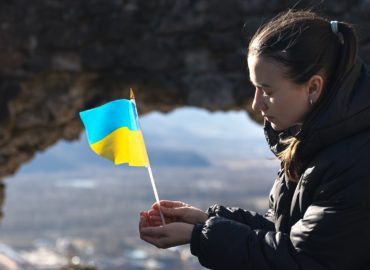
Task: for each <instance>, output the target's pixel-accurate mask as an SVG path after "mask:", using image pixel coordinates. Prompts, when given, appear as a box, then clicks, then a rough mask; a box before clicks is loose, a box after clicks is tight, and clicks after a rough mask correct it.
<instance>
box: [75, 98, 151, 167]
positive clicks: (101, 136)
mask: <svg viewBox="0 0 370 270" xmlns="http://www.w3.org/2000/svg"><path fill="white" fill-rule="evenodd" d="M80 117H81V119H82V122H83V124H84V126H85V129H86V135H87V139H88V141H89V144H90V147H91V149H92V150H93V151H94V152H95V153H96V154H98V155H100V156H103V157H105V158H107V159H110V160H112V161H113V162H114V164H116V165H118V164H121V163H128V164H129V166H145V167H146V166H148V165H149V161H148V155H147V152H146V149H145V144H144V139H143V135H142V133H141V130H140V128H139V122H138V117H137V113H136V105H135V102H134V101H133V100H127V99H119V100H115V101H111V102H109V103H107V104H104V105H102V106H99V107H96V108H94V109H90V110H86V111H83V112H80Z"/></svg>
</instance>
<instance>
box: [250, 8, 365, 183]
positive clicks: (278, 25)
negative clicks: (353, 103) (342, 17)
mask: <svg viewBox="0 0 370 270" xmlns="http://www.w3.org/2000/svg"><path fill="white" fill-rule="evenodd" d="M357 51H358V39H357V35H356V33H355V31H354V29H353V27H352V26H351V25H350V24H348V23H345V22H338V23H337V32H336V33H335V30H332V27H331V23H330V21H329V20H327V19H325V18H323V17H321V16H319V15H318V14H316V13H314V12H312V11H302V10H300V11H295V10H288V11H286V12H283V13H280V14H278V15H277V16H276V17H275V18H273V19H272V20H271V21H269V22H268V23H267V24H265V25H263V26H261V27H260V28H259V29H258V30H257V32H256V34H255V35H254V36H253V37H252V39H251V42H250V44H249V47H248V55H256V56H263V57H267V58H270V59H272V60H274V61H276V62H278V63H280V64H282V65H283V67H284V68H285V69H284V70H285V71H286V74H285V75H286V77H287V78H288V79H290V80H291V81H292V82H294V83H296V84H303V83H305V82H307V81H308V80H309V79H310V78H311V77H312V76H313V75H315V74H321V75H322V76H323V78H324V87H323V91H322V94H321V96H320V98H319V100H318V101H317V102H316V103H315V107H317V105H318V104H320V103H321V102H323V100H325V99H326V97H328V96H329V94H330V93H331V92H333V91H335V89H337V87H338V85H339V84H340V83H341V79H342V78H344V77H345V76H346V75H347V73H348V72H349V71H350V70H351V69H352V67H353V66H354V63H355V61H356V58H357ZM312 109H314V108H312ZM284 142H285V143H286V144H287V147H286V149H285V150H284V151H282V152H281V153H280V154H279V155H278V157H279V159H281V160H282V162H283V164H284V170H285V172H286V173H287V175H288V176H289V178H290V179H291V180H293V181H298V177H299V175H298V173H297V171H295V170H296V169H295V168H292V167H293V166H291V165H292V161H293V159H294V155H295V152H296V149H297V146H298V145H299V143H300V141H299V139H298V138H296V137H291V138H289V139H287V140H286V141H284Z"/></svg>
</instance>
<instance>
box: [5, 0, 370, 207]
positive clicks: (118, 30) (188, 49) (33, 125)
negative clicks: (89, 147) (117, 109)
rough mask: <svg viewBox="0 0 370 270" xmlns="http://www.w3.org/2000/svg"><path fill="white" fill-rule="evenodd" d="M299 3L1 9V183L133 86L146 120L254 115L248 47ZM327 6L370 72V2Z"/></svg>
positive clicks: (12, 5) (96, 3) (8, 5)
mask: <svg viewBox="0 0 370 270" xmlns="http://www.w3.org/2000/svg"><path fill="white" fill-rule="evenodd" d="M295 2H296V1H290V0H285V1H284V0H281V1H278V0H258V1H257V0H229V1H222V0H211V1H210V0H198V1H191V0H179V1H173V0H150V1H148V0H79V1H75V0H35V1H27V0H12V1H11V0H2V1H1V3H0V96H1V98H0V164H1V166H0V178H3V177H4V176H6V175H10V174H13V173H14V172H16V170H17V169H18V168H19V166H20V165H21V164H22V163H23V162H25V161H27V160H29V159H31V158H32V157H33V155H34V154H35V153H36V152H37V151H42V150H44V149H46V148H47V147H48V146H50V145H52V144H54V143H55V142H57V141H58V140H60V139H66V140H73V139H76V138H78V137H79V134H80V133H81V131H82V126H81V124H80V122H79V119H78V118H77V115H78V114H77V113H78V112H79V111H81V110H83V109H86V108H89V107H92V106H96V105H98V104H101V103H103V102H105V101H108V100H111V99H114V98H122V97H127V96H128V89H129V87H133V88H134V89H135V90H136V94H137V103H138V107H139V109H140V113H142V114H143V113H147V112H149V111H152V110H160V111H164V112H168V111H170V110H172V109H174V108H176V107H180V106H185V105H186V106H198V107H203V108H207V109H209V110H232V109H233V110H234V109H236V110H240V109H244V110H247V111H248V110H249V109H248V108H249V107H250V104H251V99H252V97H253V90H252V89H251V88H250V86H249V85H248V80H247V70H246V63H245V48H246V44H247V43H248V39H249V37H250V36H251V34H252V33H253V32H254V31H255V30H256V29H257V27H258V26H259V25H260V24H261V23H263V22H264V21H265V20H266V19H267V18H270V17H272V16H273V15H275V14H276V13H277V12H279V11H281V10H285V9H286V8H289V7H293V6H294V5H295ZM320 2H322V3H321V4H320V5H318V6H317V7H316V9H317V10H320V11H322V13H323V14H327V15H329V16H330V17H331V18H336V19H338V20H340V19H345V20H349V21H351V22H353V23H354V24H355V25H356V27H357V28H358V30H359V32H360V34H361V38H362V56H363V57H364V58H365V61H366V62H367V63H370V31H368V30H369V29H370V20H369V14H370V1H367V0H363V1H359V0H354V1H344V0H342V1H338V0H327V1H320ZM308 6H312V1H304V0H303V1H300V2H299V4H298V5H297V7H308ZM249 113H251V112H249ZM251 116H252V117H253V118H254V119H256V120H257V121H258V120H260V119H258V116H256V115H253V114H252V113H251ZM0 201H1V199H0Z"/></svg>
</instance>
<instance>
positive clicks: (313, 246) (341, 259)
mask: <svg viewBox="0 0 370 270" xmlns="http://www.w3.org/2000/svg"><path fill="white" fill-rule="evenodd" d="M351 204H352V203H351ZM369 219H370V215H369V214H368V212H366V211H364V209H362V210H361V207H353V205H348V204H346V203H344V202H343V201H341V202H338V201H322V202H316V203H315V204H312V205H310V206H309V207H308V209H307V210H306V212H305V215H304V216H303V218H302V219H300V220H299V221H298V222H296V223H295V224H294V225H293V226H292V228H291V231H290V233H289V234H287V233H282V232H274V231H264V230H253V229H252V228H251V227H250V226H247V225H245V224H241V223H237V222H235V221H232V220H228V219H225V218H222V217H212V218H210V219H208V220H207V221H206V223H205V224H197V225H196V226H194V229H193V233H192V239H191V246H190V248H191V252H192V254H193V255H195V256H197V257H198V259H199V262H200V263H201V264H202V265H203V266H205V267H208V268H210V269H235V270H237V269H244V270H257V269H258V270H273V269H290V270H296V269H297V270H298V269H300V270H311V269H312V270H313V269H315V270H324V269H325V270H328V269H333V270H334V269H335V270H344V269H360V268H359V267H360V264H363V263H364V262H366V261H368V244H369V243H368V241H369V239H370V230H368V228H369V225H370V221H369ZM349 254H351V255H349Z"/></svg>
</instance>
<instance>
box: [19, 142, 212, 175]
mask: <svg viewBox="0 0 370 270" xmlns="http://www.w3.org/2000/svg"><path fill="white" fill-rule="evenodd" d="M147 150H148V154H149V158H150V162H151V165H152V166H171V167H207V166H210V162H209V161H208V160H207V158H205V157H203V156H202V155H200V154H198V153H196V152H194V151H188V150H179V149H164V148H148V149H147ZM112 166H113V164H112V162H111V161H109V160H107V159H105V158H102V157H99V156H97V155H95V154H94V153H93V152H92V150H91V149H89V147H88V146H87V143H86V142H85V141H84V140H81V141H79V142H75V143H68V142H60V143H58V144H57V145H55V146H53V147H51V148H49V149H48V150H47V151H45V152H43V153H39V154H37V155H36V157H35V158H34V159H33V160H32V161H30V162H29V163H27V164H24V165H23V166H22V167H21V169H20V171H19V173H20V174H22V173H35V172H61V171H76V170H79V169H80V168H82V167H94V168H96V167H105V168H108V167H112Z"/></svg>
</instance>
